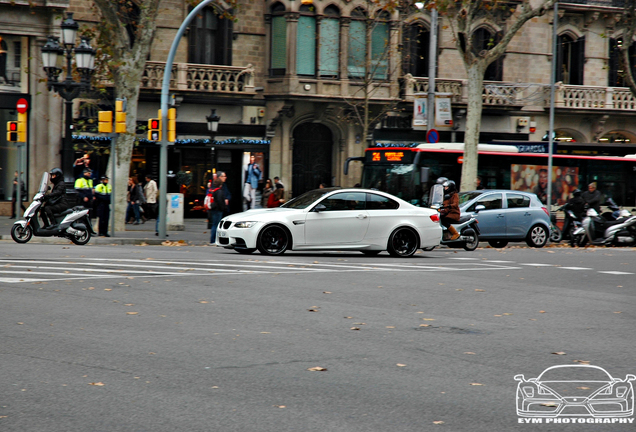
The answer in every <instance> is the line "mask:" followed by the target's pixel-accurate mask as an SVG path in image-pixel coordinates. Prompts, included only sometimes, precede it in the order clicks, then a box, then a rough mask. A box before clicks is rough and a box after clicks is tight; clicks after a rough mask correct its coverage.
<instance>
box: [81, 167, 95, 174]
mask: <svg viewBox="0 0 636 432" xmlns="http://www.w3.org/2000/svg"><path fill="white" fill-rule="evenodd" d="M92 172H93V171H92V170H91V169H90V168H84V171H82V173H83V174H86V173H89V174H92Z"/></svg>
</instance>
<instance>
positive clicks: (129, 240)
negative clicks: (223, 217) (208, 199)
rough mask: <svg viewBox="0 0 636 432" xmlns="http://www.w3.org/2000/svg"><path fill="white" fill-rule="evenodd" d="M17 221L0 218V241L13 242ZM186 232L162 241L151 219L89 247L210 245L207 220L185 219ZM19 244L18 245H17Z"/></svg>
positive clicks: (94, 241) (45, 240) (48, 240)
mask: <svg viewBox="0 0 636 432" xmlns="http://www.w3.org/2000/svg"><path fill="white" fill-rule="evenodd" d="M16 220H17V219H9V217H7V216H0V234H1V235H0V240H9V241H11V242H13V239H12V238H11V227H12V226H13V223H14V222H15V221H16ZM91 222H92V223H93V229H94V230H95V231H97V226H96V223H97V219H93V220H92V221H91ZM184 225H185V230H184V231H168V238H167V239H165V240H164V239H160V238H159V237H157V236H155V220H154V219H151V220H149V221H147V222H146V223H144V224H140V225H132V224H131V225H126V230H125V231H117V232H116V233H115V236H114V237H98V236H93V237H91V240H90V241H89V242H88V244H89V245H91V244H94V245H113V244H117V245H141V244H147V245H160V244H162V243H163V242H164V241H169V242H170V243H175V242H179V243H185V244H187V245H193V246H202V245H209V244H210V230H209V229H208V226H207V220H206V219H184ZM29 243H51V244H52V243H63V244H65V243H70V240H66V239H63V238H60V237H36V236H33V238H32V239H31V240H30V241H29ZM16 244H17V243H16Z"/></svg>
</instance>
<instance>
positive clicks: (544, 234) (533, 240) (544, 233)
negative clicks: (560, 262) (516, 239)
mask: <svg viewBox="0 0 636 432" xmlns="http://www.w3.org/2000/svg"><path fill="white" fill-rule="evenodd" d="M549 238H550V233H549V232H548V229H547V228H546V227H544V226H543V225H534V226H533V227H532V228H530V231H528V236H527V237H526V243H528V246H532V247H536V248H542V247H543V246H545V245H546V243H547V242H548V239H549Z"/></svg>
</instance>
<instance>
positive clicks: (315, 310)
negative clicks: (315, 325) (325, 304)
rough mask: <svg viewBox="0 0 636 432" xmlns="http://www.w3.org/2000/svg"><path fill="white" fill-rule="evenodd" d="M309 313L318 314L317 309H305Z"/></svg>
mask: <svg viewBox="0 0 636 432" xmlns="http://www.w3.org/2000/svg"><path fill="white" fill-rule="evenodd" d="M307 310H308V311H309V312H318V309H307Z"/></svg>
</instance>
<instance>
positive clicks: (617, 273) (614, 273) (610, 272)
mask: <svg viewBox="0 0 636 432" xmlns="http://www.w3.org/2000/svg"><path fill="white" fill-rule="evenodd" d="M599 273H605V274H613V275H630V274H634V273H630V272H622V271H599Z"/></svg>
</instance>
